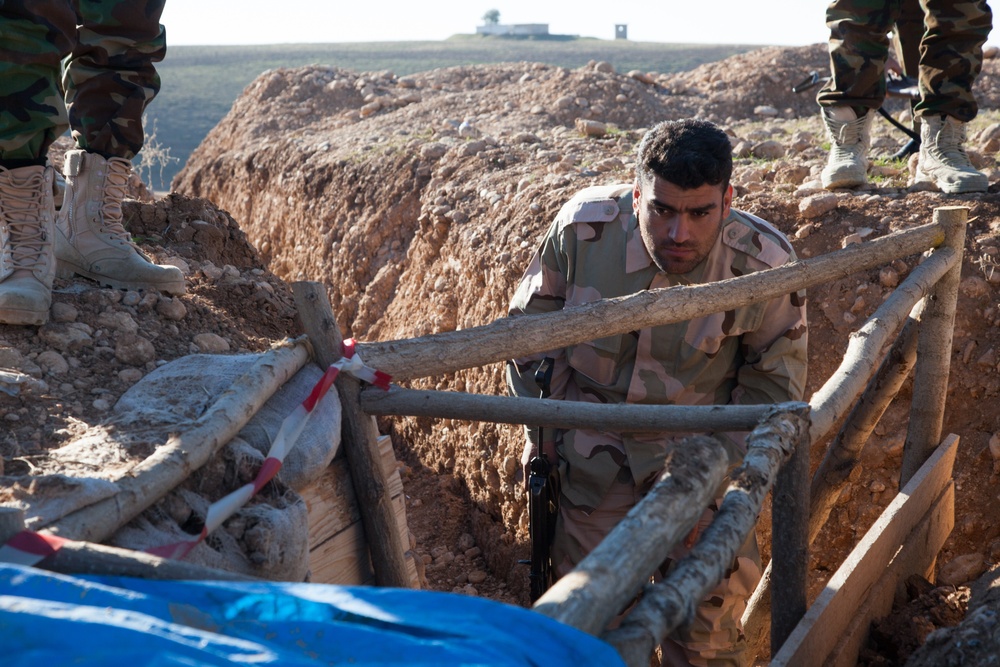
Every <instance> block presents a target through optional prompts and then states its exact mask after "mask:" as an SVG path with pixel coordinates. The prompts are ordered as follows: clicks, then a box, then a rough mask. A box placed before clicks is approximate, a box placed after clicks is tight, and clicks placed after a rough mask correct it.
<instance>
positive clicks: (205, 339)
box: [193, 333, 229, 354]
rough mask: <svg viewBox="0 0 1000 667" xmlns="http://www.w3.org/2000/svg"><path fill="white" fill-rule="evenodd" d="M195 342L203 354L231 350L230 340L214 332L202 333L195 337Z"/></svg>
mask: <svg viewBox="0 0 1000 667" xmlns="http://www.w3.org/2000/svg"><path fill="white" fill-rule="evenodd" d="M193 342H194V344H195V346H196V347H197V348H198V351H199V352H201V353H203V354H219V353H222V352H229V341H227V340H226V339H225V338H223V337H222V336H219V335H217V334H214V333H200V334H198V335H197V336H195V337H194V341H193Z"/></svg>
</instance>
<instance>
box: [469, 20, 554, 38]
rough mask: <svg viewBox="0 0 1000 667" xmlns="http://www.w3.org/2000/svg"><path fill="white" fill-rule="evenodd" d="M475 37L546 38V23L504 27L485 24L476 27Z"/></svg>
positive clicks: (517, 24) (547, 31)
mask: <svg viewBox="0 0 1000 667" xmlns="http://www.w3.org/2000/svg"><path fill="white" fill-rule="evenodd" d="M476 34H477V35H505V36H515V37H547V36H548V34H549V24H548V23H516V24H510V25H505V24H503V23H487V24H486V25H479V26H476Z"/></svg>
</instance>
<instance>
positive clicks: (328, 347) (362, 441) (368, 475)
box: [292, 281, 411, 588]
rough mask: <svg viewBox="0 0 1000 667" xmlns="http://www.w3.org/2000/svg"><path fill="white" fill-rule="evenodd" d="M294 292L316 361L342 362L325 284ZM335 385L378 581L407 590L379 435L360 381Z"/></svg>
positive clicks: (296, 287)
mask: <svg viewBox="0 0 1000 667" xmlns="http://www.w3.org/2000/svg"><path fill="white" fill-rule="evenodd" d="M292 293H293V294H294V295H295V303H296V305H297V306H298V309H299V317H300V318H301V319H302V324H303V326H304V327H305V331H306V333H307V334H308V336H309V340H310V342H311V343H312V345H313V351H314V353H315V356H316V360H317V362H318V363H319V365H320V367H322V368H323V369H326V368H328V367H329V366H330V364H332V363H333V362H335V361H337V360H338V359H340V358H341V356H342V354H341V349H340V347H341V343H343V341H344V338H343V335H342V334H341V332H340V327H339V326H337V321H336V319H335V318H334V316H333V309H332V308H331V307H330V301H329V300H328V299H327V296H326V290H325V288H324V287H323V286H322V285H321V284H320V283H317V282H310V281H300V282H294V283H292ZM335 385H336V387H337V391H338V392H339V393H340V401H341V406H342V415H343V427H342V429H341V430H342V439H343V442H344V451H345V454H346V456H347V464H348V467H349V468H350V470H351V481H352V482H353V484H354V491H355V495H356V496H357V500H358V509H359V511H360V514H361V523H362V525H363V526H364V529H365V537H366V539H367V541H368V549H369V551H370V553H371V559H372V570H373V571H374V574H375V583H376V584H377V585H379V586H394V587H397V588H407V587H408V586H409V585H410V583H411V582H410V577H409V574H408V572H407V569H406V556H405V553H406V548H405V547H404V546H403V543H402V539H401V537H400V535H399V531H398V529H397V527H396V515H395V512H394V510H393V507H392V500H391V498H390V494H389V487H388V483H387V481H386V479H385V474H384V473H383V471H382V466H381V464H380V463H379V461H380V459H381V456H380V455H379V451H378V432H377V431H376V430H375V426H374V425H373V424H372V418H371V417H369V416H368V415H367V414H365V413H364V412H363V411H362V410H361V403H360V398H359V397H360V393H361V386H360V383H359V382H358V380H356V379H355V378H353V377H351V376H350V375H348V374H347V373H341V374H339V375H338V376H337V380H336V383H335Z"/></svg>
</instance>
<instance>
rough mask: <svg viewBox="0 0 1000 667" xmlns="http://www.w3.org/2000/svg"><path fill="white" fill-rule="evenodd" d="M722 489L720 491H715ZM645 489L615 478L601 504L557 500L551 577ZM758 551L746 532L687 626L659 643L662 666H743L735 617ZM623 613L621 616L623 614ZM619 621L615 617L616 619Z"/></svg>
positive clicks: (756, 567)
mask: <svg viewBox="0 0 1000 667" xmlns="http://www.w3.org/2000/svg"><path fill="white" fill-rule="evenodd" d="M720 490H722V489H720ZM643 495H644V492H643V491H642V490H637V488H636V486H635V485H634V484H633V483H632V482H631V480H629V481H628V482H622V481H620V480H616V481H615V482H614V483H613V484H612V485H611V489H610V490H609V491H608V494H607V495H606V496H605V497H604V499H603V500H602V501H601V504H600V505H598V506H597V508H596V509H594V511H593V512H591V513H589V514H587V513H586V512H583V511H582V510H579V509H576V508H573V507H571V503H569V502H568V501H567V500H566V498H565V497H563V498H561V499H560V503H559V516H558V519H557V520H556V534H555V539H554V540H553V544H552V563H553V568H554V570H555V574H556V577H557V578H558V577H563V576H565V575H566V574H568V573H569V572H570V570H572V569H573V567H574V566H575V565H576V564H577V563H579V562H580V561H581V560H583V558H584V556H586V555H587V554H588V553H590V552H591V551H592V550H593V549H594V548H595V547H596V546H597V545H598V544H600V542H601V540H602V539H604V537H605V536H606V535H607V534H608V533H610V532H611V529H612V528H614V527H615V526H616V525H617V524H618V522H619V521H621V520H622V519H623V518H625V515H626V514H627V513H628V511H629V510H630V509H632V508H633V507H634V506H635V505H636V504H637V503H638V502H639V500H641V499H642V496H643ZM717 505H718V503H713V505H712V506H711V507H709V508H707V509H706V510H705V512H704V513H703V514H702V517H701V519H700V520H699V522H698V528H699V534H700V533H702V532H704V530H705V528H707V527H708V524H709V523H711V521H712V518H713V516H714V515H715V512H717V511H718V506H717ZM688 551H690V549H688V548H686V547H685V546H684V545H683V544H682V545H680V546H678V547H677V548H675V549H674V551H673V552H672V553H671V554H670V557H669V558H668V560H667V561H666V562H664V563H663V564H662V565H661V566H660V571H659V572H658V573H657V574H656V576H655V578H656V579H657V580H659V579H662V577H663V575H664V574H665V573H666V572H669V570H670V567H671V565H672V563H673V562H674V561H676V560H679V559H680V558H683V557H684V556H685V555H687V553H688ZM761 571H762V569H761V562H760V553H759V552H758V551H757V539H756V536H755V535H754V534H753V533H751V534H750V537H749V538H748V539H747V541H746V543H744V545H743V546H742V548H741V549H740V550H739V552H738V553H737V555H736V560H735V562H734V563H732V565H731V566H730V568H729V569H728V570H727V571H726V574H725V578H724V579H723V580H722V582H721V583H719V585H718V586H716V587H715V588H714V589H713V590H712V591H711V592H710V593H709V594H708V597H706V598H705V599H704V600H702V601H701V602H700V603H698V606H697V607H696V608H695V618H694V621H693V622H692V624H691V626H690V627H689V628H684V629H681V630H679V631H677V632H675V633H674V634H672V635H671V636H670V637H669V638H668V639H667V640H666V641H664V642H663V644H662V645H661V646H660V648H661V650H662V651H663V660H662V664H663V665H669V666H670V667H686V666H688V665H690V666H692V667H747V666H748V665H749V664H750V659H751V657H752V656H750V655H749V652H748V651H747V643H746V638H745V637H744V635H743V628H742V627H741V625H740V617H741V616H742V615H743V611H744V610H745V609H746V603H747V600H748V599H749V598H750V595H751V594H752V593H753V591H754V588H756V587H757V582H758V581H760V577H761ZM623 615H624V614H623ZM618 620H620V618H619V619H618Z"/></svg>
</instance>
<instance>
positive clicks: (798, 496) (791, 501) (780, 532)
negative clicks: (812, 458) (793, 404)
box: [771, 432, 810, 651]
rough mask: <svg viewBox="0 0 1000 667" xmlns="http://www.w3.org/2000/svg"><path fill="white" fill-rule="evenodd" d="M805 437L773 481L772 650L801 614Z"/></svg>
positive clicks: (805, 510) (804, 562)
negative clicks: (773, 574) (773, 573)
mask: <svg viewBox="0 0 1000 667" xmlns="http://www.w3.org/2000/svg"><path fill="white" fill-rule="evenodd" d="M809 444H810V443H809V435H808V432H805V433H803V434H802V436H801V437H800V438H799V440H798V442H795V443H794V446H795V449H794V451H793V452H792V455H791V457H790V458H789V459H788V462H787V463H785V465H784V466H782V467H781V470H779V471H778V474H777V476H776V477H775V481H774V502H773V504H772V510H771V526H772V528H771V535H772V541H771V559H772V562H773V564H774V571H775V572H776V573H777V575H776V576H775V577H774V579H773V580H772V581H773V583H772V587H771V647H772V648H771V650H772V651H776V650H777V649H778V648H779V647H780V646H781V645H782V644H783V643H784V642H785V639H787V638H788V636H789V635H790V634H791V633H792V630H793V629H794V628H795V626H796V625H798V622H799V620H801V618H802V617H803V616H804V615H805V613H806V608H807V603H806V583H807V579H808V569H809Z"/></svg>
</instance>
